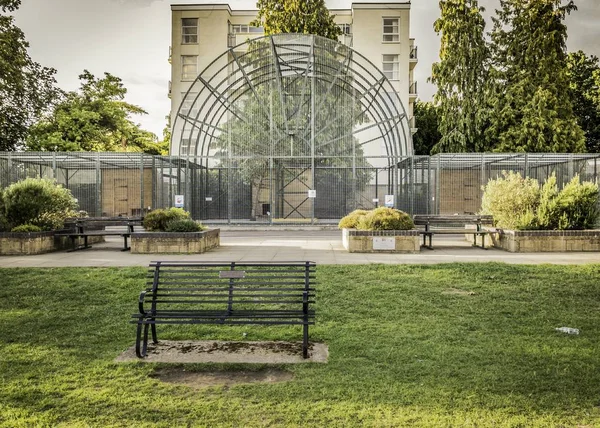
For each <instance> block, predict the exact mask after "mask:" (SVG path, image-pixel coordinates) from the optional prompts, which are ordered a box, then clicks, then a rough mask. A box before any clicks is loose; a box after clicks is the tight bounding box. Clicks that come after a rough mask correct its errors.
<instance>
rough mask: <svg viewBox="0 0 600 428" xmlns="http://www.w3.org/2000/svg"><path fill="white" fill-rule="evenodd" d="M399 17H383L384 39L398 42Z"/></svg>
mask: <svg viewBox="0 0 600 428" xmlns="http://www.w3.org/2000/svg"><path fill="white" fill-rule="evenodd" d="M398 21H399V20H398V18H383V41H384V42H398V41H400V35H399V31H398V27H399V25H398Z"/></svg>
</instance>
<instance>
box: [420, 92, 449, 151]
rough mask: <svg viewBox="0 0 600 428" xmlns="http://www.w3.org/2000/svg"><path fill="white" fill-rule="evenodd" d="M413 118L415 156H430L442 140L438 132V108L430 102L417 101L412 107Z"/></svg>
mask: <svg viewBox="0 0 600 428" xmlns="http://www.w3.org/2000/svg"><path fill="white" fill-rule="evenodd" d="M414 117H415V128H417V133H416V134H415V135H413V146H414V152H415V155H430V154H432V149H433V148H434V147H436V146H437V145H438V143H439V141H440V139H441V138H442V135H441V134H440V131H439V121H440V111H439V108H438V107H436V106H435V104H434V103H432V102H423V101H417V102H416V103H415V106H414ZM438 147H439V146H438Z"/></svg>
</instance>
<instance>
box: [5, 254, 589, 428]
mask: <svg viewBox="0 0 600 428" xmlns="http://www.w3.org/2000/svg"><path fill="white" fill-rule="evenodd" d="M144 276H145V269H144V268H126V269H123V268H111V269H88V268H85V269H83V268H67V269H2V270H0V425H1V426H6V427H18V426H24V427H25V426H26V427H30V426H69V427H71V426H82V427H83V426H133V425H140V424H142V425H144V426H165V427H173V426H220V425H222V426H240V427H242V426H299V425H302V426H315V427H324V426H384V427H388V426H428V427H438V426H460V427H463V426H472V427H482V426H493V427H500V426H523V427H529V426H539V427H549V426H569V427H578V426H584V427H587V426H600V266H598V265H588V266H512V265H504V264H444V265H434V266H405V265H401V266H383V265H369V266H319V267H318V283H319V284H318V295H317V305H316V309H317V325H316V326H315V327H314V328H313V329H312V331H311V340H314V341H320V342H325V343H327V345H328V346H329V353H330V356H329V363H328V364H300V365H285V366H280V367H279V368H281V369H284V370H287V371H290V372H292V373H293V374H294V380H292V381H290V382H285V383H276V384H247V385H237V386H233V387H230V388H224V387H211V388H207V389H201V390H194V389H191V388H189V387H186V386H181V385H173V384H166V383H162V382H160V381H159V380H157V379H156V378H155V377H153V376H152V375H153V373H154V372H155V371H156V370H158V369H160V368H163V367H165V366H166V365H155V364H144V363H137V362H136V363H125V364H124V363H120V364H116V363H114V362H113V360H114V358H115V357H116V356H117V355H119V354H120V353H121V352H122V351H123V350H125V349H126V348H128V347H129V346H131V345H132V344H133V342H134V338H135V327H134V326H133V325H131V324H129V317H130V315H131V314H132V313H134V312H135V311H136V310H137V297H138V294H139V292H140V290H141V289H142V288H143V286H144ZM467 292H470V293H467ZM561 326H569V327H576V328H579V329H580V330H581V334H580V335H578V336H574V335H565V334H561V333H558V332H556V331H555V330H554V328H555V327H561ZM161 332H164V334H162V335H161ZM244 332H245V333H247V334H248V335H247V337H246V339H247V340H263V339H269V340H277V339H281V340H300V338H301V332H300V328H299V327H297V328H285V327H271V328H264V327H260V326H259V327H253V326H244V327H236V328H233V327H221V326H209V327H204V328H202V327H201V328H199V329H192V328H190V327H179V328H171V329H166V328H163V329H161V330H159V337H162V338H164V339H215V338H219V339H231V340H239V339H241V338H242V333H244ZM186 369H187V370H193V371H215V370H228V371H236V370H249V367H248V366H243V365H219V364H212V365H207V364H206V365H201V364H197V365H190V366H189V367H186ZM264 369H266V367H264V366H252V368H251V370H264Z"/></svg>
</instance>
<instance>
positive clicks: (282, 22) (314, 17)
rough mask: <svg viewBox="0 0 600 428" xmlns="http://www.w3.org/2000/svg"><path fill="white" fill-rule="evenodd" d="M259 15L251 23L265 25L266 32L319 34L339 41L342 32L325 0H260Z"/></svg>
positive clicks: (267, 33) (269, 33) (257, 4)
mask: <svg viewBox="0 0 600 428" xmlns="http://www.w3.org/2000/svg"><path fill="white" fill-rule="evenodd" d="M256 6H257V7H258V15H257V17H256V19H255V20H254V21H252V22H251V25H254V26H256V27H263V28H264V30H265V35H271V34H280V33H301V34H316V35H319V36H323V37H327V38H329V39H332V40H337V38H338V36H339V35H341V34H342V31H341V30H340V28H339V27H338V26H337V24H336V23H335V22H334V17H335V15H331V14H330V13H329V10H328V9H327V7H326V6H325V1H324V0H258V2H257V3H256Z"/></svg>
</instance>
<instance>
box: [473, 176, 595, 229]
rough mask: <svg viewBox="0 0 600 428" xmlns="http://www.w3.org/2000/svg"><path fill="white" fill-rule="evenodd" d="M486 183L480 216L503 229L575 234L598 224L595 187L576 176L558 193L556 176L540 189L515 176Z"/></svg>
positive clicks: (530, 181) (536, 183) (534, 182)
mask: <svg viewBox="0 0 600 428" xmlns="http://www.w3.org/2000/svg"><path fill="white" fill-rule="evenodd" d="M503 175H504V178H502V177H501V178H498V179H497V180H490V181H489V182H488V184H487V185H486V186H485V187H484V193H483V199H482V210H481V211H482V214H492V215H493V216H494V222H495V223H496V226H498V227H501V228H507V229H542V230H574V229H575V230H577V229H590V228H593V227H594V226H595V224H596V221H597V220H598V216H599V215H600V212H599V211H598V199H599V197H598V185H597V184H594V183H591V182H583V183H581V182H580V180H579V176H575V177H573V179H572V180H571V181H570V182H569V183H568V184H567V185H566V186H565V187H564V188H563V189H562V190H560V191H559V190H558V185H557V183H556V176H555V175H554V174H553V175H552V176H550V177H548V179H547V180H546V182H545V183H544V184H543V185H542V187H541V189H540V188H539V184H538V182H537V180H534V179H531V178H522V177H521V176H520V175H519V174H517V173H506V172H504V173H503Z"/></svg>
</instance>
